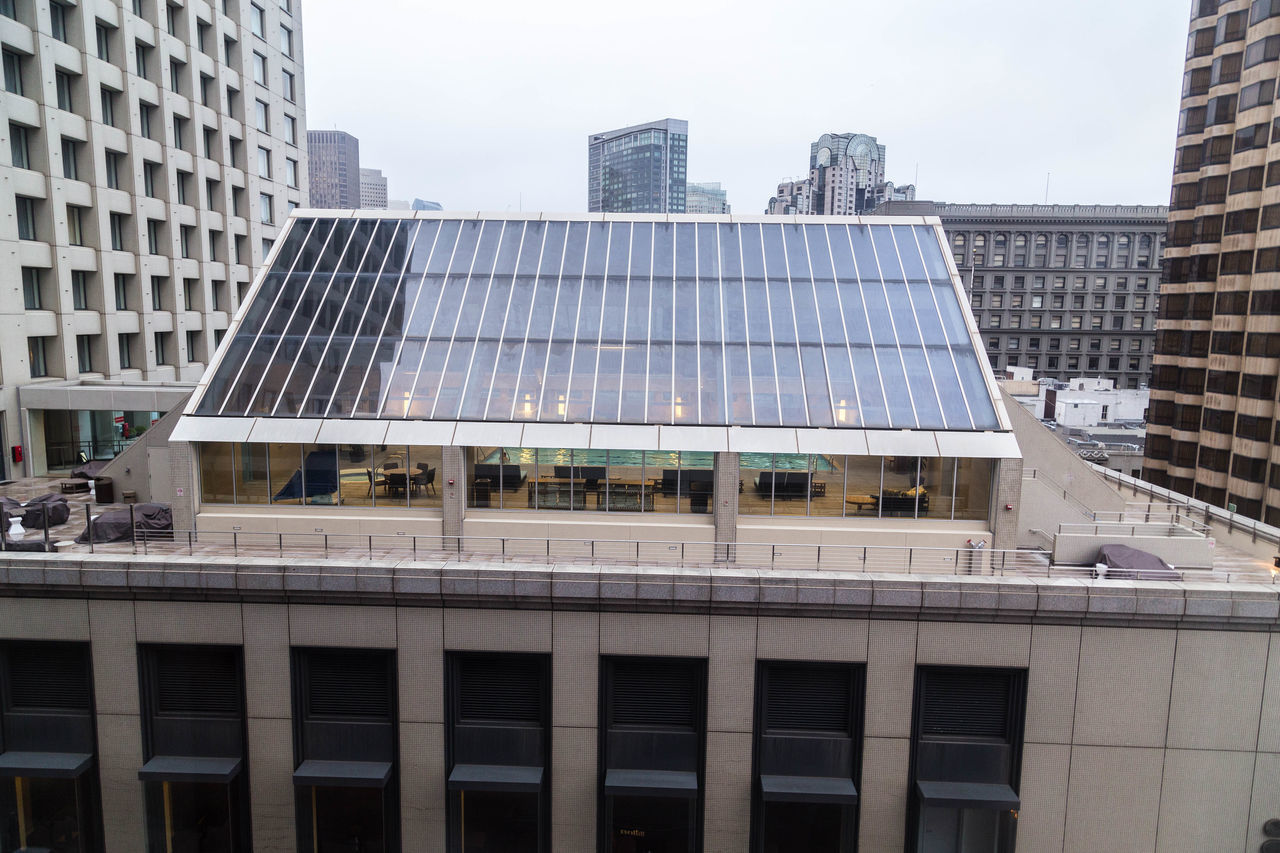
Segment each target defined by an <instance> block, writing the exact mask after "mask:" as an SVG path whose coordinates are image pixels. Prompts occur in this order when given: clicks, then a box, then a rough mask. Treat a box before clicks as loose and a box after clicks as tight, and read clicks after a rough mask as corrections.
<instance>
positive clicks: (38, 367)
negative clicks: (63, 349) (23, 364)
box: [27, 338, 49, 379]
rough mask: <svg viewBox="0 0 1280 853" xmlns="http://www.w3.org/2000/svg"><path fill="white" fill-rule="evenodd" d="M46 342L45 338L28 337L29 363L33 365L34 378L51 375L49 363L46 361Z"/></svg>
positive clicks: (32, 375)
mask: <svg viewBox="0 0 1280 853" xmlns="http://www.w3.org/2000/svg"><path fill="white" fill-rule="evenodd" d="M45 343H46V339H45V338H27V363H28V364H29V365H30V366H31V378H32V379H38V378H40V377H42V376H48V375H49V365H48V363H47V362H46V361H45Z"/></svg>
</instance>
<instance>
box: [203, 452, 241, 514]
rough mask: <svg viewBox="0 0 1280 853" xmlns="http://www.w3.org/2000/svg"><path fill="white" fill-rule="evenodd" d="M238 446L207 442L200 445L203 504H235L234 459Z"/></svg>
mask: <svg viewBox="0 0 1280 853" xmlns="http://www.w3.org/2000/svg"><path fill="white" fill-rule="evenodd" d="M235 448H236V445H234V444H229V443H217V444H214V443H212V442H205V443H204V444H201V445H200V500H201V501H202V502H203V503H211V504H230V503H235V500H236V499H235V477H234V476H233V474H232V472H233V470H234V466H233V465H232V459H233V457H234V456H235Z"/></svg>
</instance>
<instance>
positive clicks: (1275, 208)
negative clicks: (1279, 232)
mask: <svg viewBox="0 0 1280 853" xmlns="http://www.w3.org/2000/svg"><path fill="white" fill-rule="evenodd" d="M1258 227H1259V228H1260V229H1262V230H1268V229H1271V228H1280V204H1268V205H1266V206H1265V207H1263V208H1262V213H1261V216H1260V221H1259V224H1258Z"/></svg>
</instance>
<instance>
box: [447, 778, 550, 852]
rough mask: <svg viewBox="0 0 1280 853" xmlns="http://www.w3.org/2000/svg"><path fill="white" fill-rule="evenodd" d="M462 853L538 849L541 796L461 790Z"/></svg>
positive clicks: (459, 795) (459, 807)
mask: <svg viewBox="0 0 1280 853" xmlns="http://www.w3.org/2000/svg"><path fill="white" fill-rule="evenodd" d="M456 796H457V798H458V810H459V815H460V817H459V821H458V826H459V836H460V842H461V847H462V853H526V851H528V853H533V851H536V850H537V849H538V795H537V794H530V793H510V792H505V791H459V792H457V794H456Z"/></svg>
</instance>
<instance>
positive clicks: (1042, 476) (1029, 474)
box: [1022, 468, 1095, 518]
mask: <svg viewBox="0 0 1280 853" xmlns="http://www.w3.org/2000/svg"><path fill="white" fill-rule="evenodd" d="M1022 479H1024V480H1037V481H1039V482H1041V483H1044V484H1046V485H1047V486H1049V488H1051V489H1052V490H1053V491H1055V492H1058V493H1060V494H1061V495H1062V499H1063V500H1064V501H1066V502H1067V503H1069V504H1071V505H1072V506H1074V507H1075V509H1076V511H1077V512H1079V513H1080V514H1081V515H1083V516H1084V517H1086V518H1093V517H1094V516H1095V513H1094V511H1093V510H1092V509H1090V508H1089V507H1088V505H1086V504H1085V503H1084V501H1082V500H1080V499H1079V498H1077V497H1075V496H1074V495H1072V494H1071V493H1070V492H1068V491H1067V487H1066V486H1064V485H1062V484H1061V483H1059V482H1058V481H1057V480H1055V479H1053V478H1052V477H1050V476H1049V475H1048V474H1046V473H1044V472H1043V471H1041V470H1040V469H1038V468H1023V469H1022Z"/></svg>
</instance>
